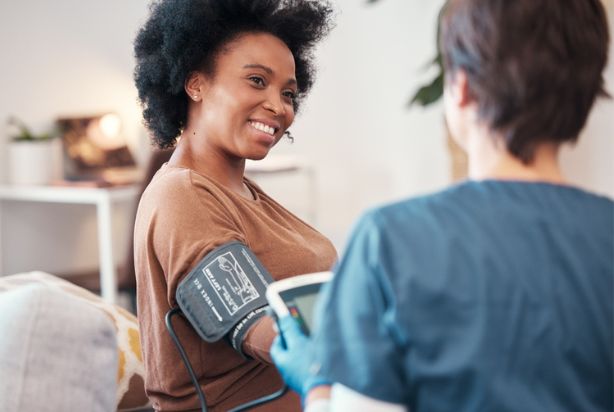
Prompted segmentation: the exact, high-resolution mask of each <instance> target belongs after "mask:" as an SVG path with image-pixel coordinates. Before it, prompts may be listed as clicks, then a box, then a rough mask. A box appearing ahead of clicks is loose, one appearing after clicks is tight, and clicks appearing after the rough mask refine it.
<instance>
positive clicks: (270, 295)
mask: <svg viewBox="0 0 614 412" xmlns="http://www.w3.org/2000/svg"><path fill="white" fill-rule="evenodd" d="M332 277H333V273H332V272H318V273H309V274H306V275H299V276H294V277H291V278H288V279H283V280H279V281H277V282H273V283H271V284H270V285H269V286H268V287H267V291H266V297H267V300H268V302H269V305H270V306H271V308H272V310H273V312H274V313H275V315H276V316H277V317H278V318H282V317H284V316H287V315H290V316H292V317H293V318H294V319H296V321H297V322H298V323H299V324H300V325H301V329H303V332H304V333H305V334H306V335H309V334H310V333H311V331H312V330H313V326H314V325H313V318H314V316H313V315H314V313H313V312H314V307H315V303H316V299H317V296H318V293H319V292H320V288H321V287H322V286H323V285H324V284H325V283H327V282H329V281H330V280H331V279H332Z"/></svg>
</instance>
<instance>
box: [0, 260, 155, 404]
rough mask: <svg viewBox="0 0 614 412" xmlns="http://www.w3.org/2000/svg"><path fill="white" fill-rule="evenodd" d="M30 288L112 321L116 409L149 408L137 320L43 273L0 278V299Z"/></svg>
mask: <svg viewBox="0 0 614 412" xmlns="http://www.w3.org/2000/svg"><path fill="white" fill-rule="evenodd" d="M32 284H38V285H44V286H45V287H46V288H49V289H52V290H59V291H63V292H65V293H68V294H70V295H72V296H74V297H76V298H78V299H80V300H81V301H82V302H86V303H87V304H88V305H89V306H90V307H92V308H95V309H97V310H99V311H101V312H102V313H104V314H105V315H106V316H107V317H108V318H109V319H110V320H111V321H112V324H113V326H114V329H115V332H116V337H117V355H118V365H117V375H116V376H117V391H116V403H117V409H118V410H120V411H121V410H129V409H135V408H142V407H146V406H148V405H149V402H148V399H147V396H146V394H145V384H144V379H143V377H144V373H145V370H144V365H143V358H142V355H141V344H140V339H139V332H138V324H137V320H136V317H135V316H134V315H133V314H131V313H130V312H128V311H126V310H125V309H123V308H121V307H119V306H116V305H111V304H109V303H106V302H105V301H104V300H102V298H100V296H98V295H95V294H93V293H91V292H89V291H88V290H86V289H83V288H81V287H78V286H76V285H74V284H72V283H70V282H68V281H66V280H64V279H61V278H58V277H56V276H53V275H50V274H48V273H44V272H29V273H23V274H18V275H11V276H4V277H0V296H2V292H3V291H8V290H13V289H16V288H21V287H24V286H26V285H32Z"/></svg>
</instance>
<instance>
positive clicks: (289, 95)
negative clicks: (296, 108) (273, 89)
mask: <svg viewBox="0 0 614 412" xmlns="http://www.w3.org/2000/svg"><path fill="white" fill-rule="evenodd" d="M283 95H284V97H285V98H287V99H289V100H292V101H294V99H296V93H294V92H293V91H290V90H288V91H285V92H283Z"/></svg>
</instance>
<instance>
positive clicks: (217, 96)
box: [134, 0, 336, 411]
mask: <svg viewBox="0 0 614 412" xmlns="http://www.w3.org/2000/svg"><path fill="white" fill-rule="evenodd" d="M330 14H331V9H330V7H329V5H328V4H327V3H325V2H323V1H319V0H318V1H315V0H303V1H301V0H297V1H282V0H252V1H246V0H185V1H175V0H162V1H158V2H155V3H154V4H153V6H152V9H151V16H150V17H149V19H148V21H147V22H146V23H145V25H144V27H143V28H142V29H141V31H140V32H139V34H138V36H137V38H136V41H135V54H136V59H137V67H136V70H135V81H136V86H137V89H138V91H139V98H140V100H141V102H142V105H143V117H144V119H145V123H146V125H147V126H148V127H149V129H150V131H151V134H152V138H153V141H154V143H155V144H156V145H157V146H159V147H161V148H166V147H175V150H174V153H173V155H172V158H171V159H170V161H169V162H168V163H167V164H165V165H164V166H162V168H161V169H160V170H159V171H158V173H157V174H156V176H155V177H154V178H153V179H152V181H151V183H150V185H149V186H148V188H147V189H146V190H145V192H144V194H143V196H142V198H141V201H140V204H139V209H138V214H137V220H136V225H135V233H134V236H135V238H134V245H135V267H136V275H137V300H138V313H139V324H140V330H141V336H142V341H143V355H144V359H145V365H146V387H147V391H148V395H149V397H150V399H151V400H152V403H153V405H154V407H155V408H156V410H161V411H166V410H193V409H196V408H198V404H199V398H201V393H200V390H202V392H204V396H203V397H202V398H206V402H207V406H209V407H210V408H212V410H220V411H222V410H224V411H225V410H229V409H231V408H233V407H235V406H237V405H238V404H242V403H244V402H246V401H251V400H253V399H255V398H258V397H261V396H263V395H267V394H270V393H272V392H274V391H276V390H277V389H279V388H280V387H282V381H281V379H280V377H279V375H278V373H277V370H276V369H275V367H274V366H273V365H272V363H271V359H270V355H269V353H268V351H269V348H270V345H271V342H272V340H273V338H274V332H273V330H272V324H271V319H270V318H268V317H264V316H263V311H262V310H259V309H257V310H255V311H253V312H251V313H250V314H249V315H248V316H247V317H245V318H242V319H238V320H237V322H238V323H236V324H235V326H233V329H231V330H230V331H224V333H226V337H225V338H224V339H222V340H220V341H216V342H205V341H204V340H201V338H200V337H199V335H198V334H197V332H195V330H194V329H193V328H192V327H191V325H190V324H189V323H187V321H185V320H184V319H179V320H177V321H176V322H175V327H176V333H177V337H178V339H179V341H180V342H181V344H182V345H183V346H184V347H185V351H186V354H187V357H188V358H189V361H190V363H191V364H192V367H193V369H194V374H195V375H196V376H195V380H197V385H195V386H192V383H191V382H190V380H191V378H190V376H189V374H188V372H187V371H186V370H185V369H184V368H183V367H181V359H180V355H179V353H178V352H177V350H176V348H175V347H174V346H173V341H172V340H171V337H170V335H169V333H168V332H167V330H166V328H165V322H164V319H165V314H166V313H167V312H168V311H169V309H171V308H172V307H175V306H176V305H177V301H176V298H175V296H176V291H177V288H178V285H179V283H180V281H181V280H182V279H184V278H185V277H186V275H188V274H190V273H194V271H196V270H197V269H198V268H199V267H202V263H203V262H205V261H206V262H209V261H211V256H212V255H213V254H214V253H215V251H216V250H218V247H219V246H222V245H225V244H228V243H231V242H236V241H238V242H240V243H242V244H243V245H245V246H247V247H248V248H249V249H251V251H252V252H253V254H254V255H255V257H256V258H257V259H258V260H259V261H260V263H261V264H262V266H263V267H264V268H265V269H266V271H268V272H269V273H270V275H271V277H272V278H273V279H275V280H278V279H282V278H285V277H289V276H294V275H299V274H304V273H309V272H318V271H322V270H328V269H330V267H331V266H332V264H333V262H334V260H335V259H336V252H335V250H334V248H333V246H332V244H331V242H330V241H328V239H326V238H325V237H324V236H322V235H321V234H320V233H318V232H317V231H316V230H315V229H313V228H312V227H310V226H309V225H307V224H306V223H304V222H303V221H301V220H300V219H298V218H297V217H296V216H294V215H293V214H291V213H290V212H288V211H287V210H286V209H284V208H283V207H282V206H281V205H279V204H278V203H277V202H275V201H274V200H273V199H271V198H270V197H269V196H267V195H266V194H265V193H264V192H263V191H262V190H261V189H260V188H259V187H258V186H257V185H256V184H254V183H253V182H252V181H250V180H249V179H247V178H246V177H245V176H244V171H245V161H246V159H252V160H259V159H262V158H264V157H265V156H267V154H268V153H269V151H270V150H271V149H272V148H273V146H275V144H276V143H277V142H278V141H279V140H280V139H281V137H282V136H284V134H285V133H286V131H287V129H288V128H289V127H290V126H291V125H292V122H293V121H294V116H295V112H296V110H298V108H299V106H300V102H301V100H302V99H303V97H304V96H306V94H307V93H308V91H309V89H310V88H311V86H312V84H313V75H314V66H313V64H312V58H313V57H312V48H313V46H314V45H315V44H316V43H317V41H318V40H320V39H321V38H322V37H323V36H324V35H325V34H326V33H327V32H328V30H329V28H330ZM223 258H224V259H225V260H224V262H227V261H232V260H229V258H228V256H224V257H223ZM206 259H210V260H206ZM219 259H222V257H220V258H219ZM213 261H214V262H218V263H219V262H221V260H213ZM214 269H215V268H214ZM239 269H241V268H240V267H239V268H237V273H240V274H241V276H243V275H245V273H243V272H242V271H241V270H239ZM241 279H242V284H244V283H245V282H249V279H247V278H245V277H241ZM214 280H215V279H214ZM210 281H211V280H210ZM245 285H247V286H251V285H248V284H247V283H245ZM227 286H228V287H230V289H228V290H227V291H226V292H227V293H226V295H227V296H229V293H231V292H233V291H234V292H236V290H235V289H236V288H235V287H234V286H233V285H230V284H229V285H225V284H224V286H223V287H224V288H226V287H227ZM235 286H236V285H235ZM247 286H246V287H247ZM237 290H238V289H237ZM249 290H252V289H249ZM229 291H230V292H229ZM239 292H240V291H239ZM256 295H257V293H254V294H253V296H252V294H250V296H251V297H250V298H249V299H252V297H254V299H257V296H256ZM233 296H234V295H233ZM241 296H243V295H241V294H240V293H239V294H237V296H235V298H236V299H239V298H240V297H241ZM247 300H248V299H247V298H246V300H245V302H244V303H245V304H246V305H247V303H248V302H247ZM239 303H241V302H239ZM250 304H252V303H250ZM233 305H235V306H237V305H236V302H233ZM231 306H232V305H231ZM214 309H215V308H214ZM258 310H259V311H258ZM229 312H231V311H230V310H229ZM222 313H223V312H222ZM217 315H218V319H219V317H220V316H221V315H220V314H219V313H217ZM208 326H211V325H205V327H208ZM197 388H199V389H197ZM257 410H259V411H268V410H270V411H278V410H283V411H293V410H300V402H299V400H298V397H297V396H296V394H294V393H291V394H288V395H286V396H284V397H282V398H281V399H279V400H278V401H275V402H272V403H270V404H269V405H267V406H265V407H261V408H260V409H257Z"/></svg>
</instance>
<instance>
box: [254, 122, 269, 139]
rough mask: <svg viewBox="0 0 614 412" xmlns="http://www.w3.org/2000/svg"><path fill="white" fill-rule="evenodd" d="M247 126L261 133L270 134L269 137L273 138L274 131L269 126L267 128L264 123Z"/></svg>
mask: <svg viewBox="0 0 614 412" xmlns="http://www.w3.org/2000/svg"><path fill="white" fill-rule="evenodd" d="M249 124H251V125H252V127H253V128H255V129H258V130H260V131H261V132H265V133H268V134H270V135H271V136H273V135H274V134H275V129H274V128H272V127H271V126H267V125H266V124H264V123H260V122H249Z"/></svg>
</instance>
